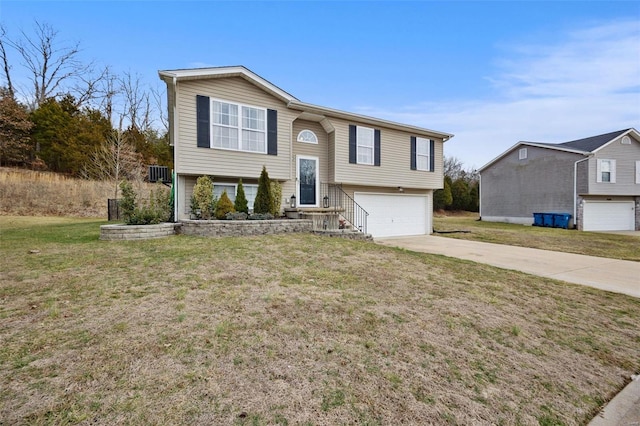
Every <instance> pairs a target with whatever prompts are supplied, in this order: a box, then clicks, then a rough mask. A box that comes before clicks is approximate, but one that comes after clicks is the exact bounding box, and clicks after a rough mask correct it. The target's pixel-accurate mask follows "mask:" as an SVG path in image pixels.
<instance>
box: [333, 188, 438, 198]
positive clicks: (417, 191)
mask: <svg viewBox="0 0 640 426" xmlns="http://www.w3.org/2000/svg"><path fill="white" fill-rule="evenodd" d="M342 190H343V191H344V192H345V193H346V194H347V195H348V196H349V197H351V198H353V194H354V193H355V192H370V193H372V194H400V195H401V194H406V195H428V196H429V197H431V195H432V194H433V190H431V189H415V188H414V189H411V188H408V189H405V188H404V187H403V192H400V191H399V190H398V188H397V187H396V188H385V187H380V186H370V185H342Z"/></svg>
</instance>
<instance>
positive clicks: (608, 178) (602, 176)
mask: <svg viewBox="0 0 640 426" xmlns="http://www.w3.org/2000/svg"><path fill="white" fill-rule="evenodd" d="M596 182H599V183H616V160H605V159H602V160H598V163H597V166H596Z"/></svg>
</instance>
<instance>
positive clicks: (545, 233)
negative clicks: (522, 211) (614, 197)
mask: <svg viewBox="0 0 640 426" xmlns="http://www.w3.org/2000/svg"><path fill="white" fill-rule="evenodd" d="M477 219H478V215H477V214H473V215H472V214H468V215H458V216H443V215H434V218H433V228H434V230H436V231H445V232H450V231H465V232H460V233H441V234H437V235H440V236H443V237H449V238H458V239H464V240H473V241H481V242H485V243H495V244H506V245H513V246H521V247H531V248H538V249H544V250H554V251H562V252H566V253H576V254H586V255H589V256H597V257H607V258H611V259H623V260H633V261H636V262H639V261H640V238H638V237H637V236H632V235H620V234H607V233H603V232H583V231H577V230H575V229H562V228H544V227H540V226H526V225H518V224H513V223H499V222H483V221H478V220H477Z"/></svg>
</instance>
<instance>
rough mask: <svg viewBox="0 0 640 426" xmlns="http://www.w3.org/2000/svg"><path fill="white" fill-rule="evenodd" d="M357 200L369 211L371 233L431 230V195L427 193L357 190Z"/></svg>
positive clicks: (403, 232)
mask: <svg viewBox="0 0 640 426" xmlns="http://www.w3.org/2000/svg"><path fill="white" fill-rule="evenodd" d="M354 199H355V201H356V203H358V204H360V205H361V206H362V208H363V209H365V210H366V211H367V213H369V217H368V218H367V233H369V234H371V235H373V236H374V237H396V236H401V235H423V234H427V233H428V229H429V228H428V227H429V226H430V223H429V221H428V217H429V216H428V215H427V212H428V206H429V202H428V201H429V199H428V197H427V196H426V195H404V194H403V195H395V194H370V193H364V192H356V193H355V194H354Z"/></svg>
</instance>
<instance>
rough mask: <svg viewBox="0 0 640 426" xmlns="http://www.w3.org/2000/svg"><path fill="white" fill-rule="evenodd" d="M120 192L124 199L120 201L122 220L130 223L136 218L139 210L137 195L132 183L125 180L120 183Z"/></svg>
mask: <svg viewBox="0 0 640 426" xmlns="http://www.w3.org/2000/svg"><path fill="white" fill-rule="evenodd" d="M120 191H121V192H122V198H121V199H120V203H119V207H120V214H121V215H122V219H123V220H124V221H125V222H126V223H129V222H130V221H131V219H132V218H133V217H134V216H135V211H136V208H137V206H138V205H137V202H136V193H135V191H134V190H133V186H132V185H131V182H129V181H127V180H123V181H122V182H120Z"/></svg>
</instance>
